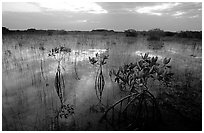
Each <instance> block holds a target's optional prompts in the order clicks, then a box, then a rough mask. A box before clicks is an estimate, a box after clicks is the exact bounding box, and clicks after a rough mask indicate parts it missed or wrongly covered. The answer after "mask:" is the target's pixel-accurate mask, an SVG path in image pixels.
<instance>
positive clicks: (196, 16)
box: [189, 15, 199, 18]
mask: <svg viewBox="0 0 204 133" xmlns="http://www.w3.org/2000/svg"><path fill="white" fill-rule="evenodd" d="M198 17H199V15H194V16H190V17H189V18H198Z"/></svg>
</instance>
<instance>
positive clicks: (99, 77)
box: [89, 53, 109, 103]
mask: <svg viewBox="0 0 204 133" xmlns="http://www.w3.org/2000/svg"><path fill="white" fill-rule="evenodd" d="M108 56H109V55H104V54H100V55H99V54H98V53H96V56H95V57H92V58H91V57H89V62H90V63H91V64H92V65H94V66H96V67H97V73H96V78H95V90H96V96H97V98H98V99H99V103H101V100H102V94H103V90H104V85H105V80H104V76H103V65H105V64H106V60H107V59H108Z"/></svg>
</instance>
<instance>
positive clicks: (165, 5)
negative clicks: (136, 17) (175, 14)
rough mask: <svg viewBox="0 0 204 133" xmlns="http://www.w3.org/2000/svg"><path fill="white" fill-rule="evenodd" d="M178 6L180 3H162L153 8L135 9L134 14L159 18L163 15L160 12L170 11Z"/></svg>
mask: <svg viewBox="0 0 204 133" xmlns="http://www.w3.org/2000/svg"><path fill="white" fill-rule="evenodd" d="M178 5H180V3H162V4H159V5H154V6H145V7H137V8H136V12H137V13H141V14H149V15H157V16H161V15H163V13H162V12H161V11H165V10H168V9H171V8H173V7H175V6H178Z"/></svg>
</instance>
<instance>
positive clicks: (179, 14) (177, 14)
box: [172, 11, 185, 16]
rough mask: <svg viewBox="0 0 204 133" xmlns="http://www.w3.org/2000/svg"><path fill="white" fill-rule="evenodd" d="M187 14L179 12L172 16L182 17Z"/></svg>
mask: <svg viewBox="0 0 204 133" xmlns="http://www.w3.org/2000/svg"><path fill="white" fill-rule="evenodd" d="M183 14H185V12H181V11H177V12H176V13H174V14H173V15H172V16H181V15H183Z"/></svg>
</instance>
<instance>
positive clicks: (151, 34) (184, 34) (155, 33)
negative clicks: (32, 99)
mask: <svg viewBox="0 0 204 133" xmlns="http://www.w3.org/2000/svg"><path fill="white" fill-rule="evenodd" d="M82 32H87V33H93V34H95V33H99V34H100V33H105V34H107V33H120V32H116V31H114V30H107V29H95V30H92V31H65V30H36V29H35V28H30V29H27V30H9V29H8V28H6V27H2V34H3V35H4V34H10V33H29V34H47V35H50V36H51V35H54V34H58V35H66V34H68V33H82ZM124 33H125V35H126V36H127V37H137V36H138V35H143V36H148V37H147V40H150V41H151V40H160V39H161V37H179V38H196V39H202V31H180V32H171V31H163V30H161V29H159V28H156V29H151V30H148V31H136V30H135V29H128V30H125V31H124Z"/></svg>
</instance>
